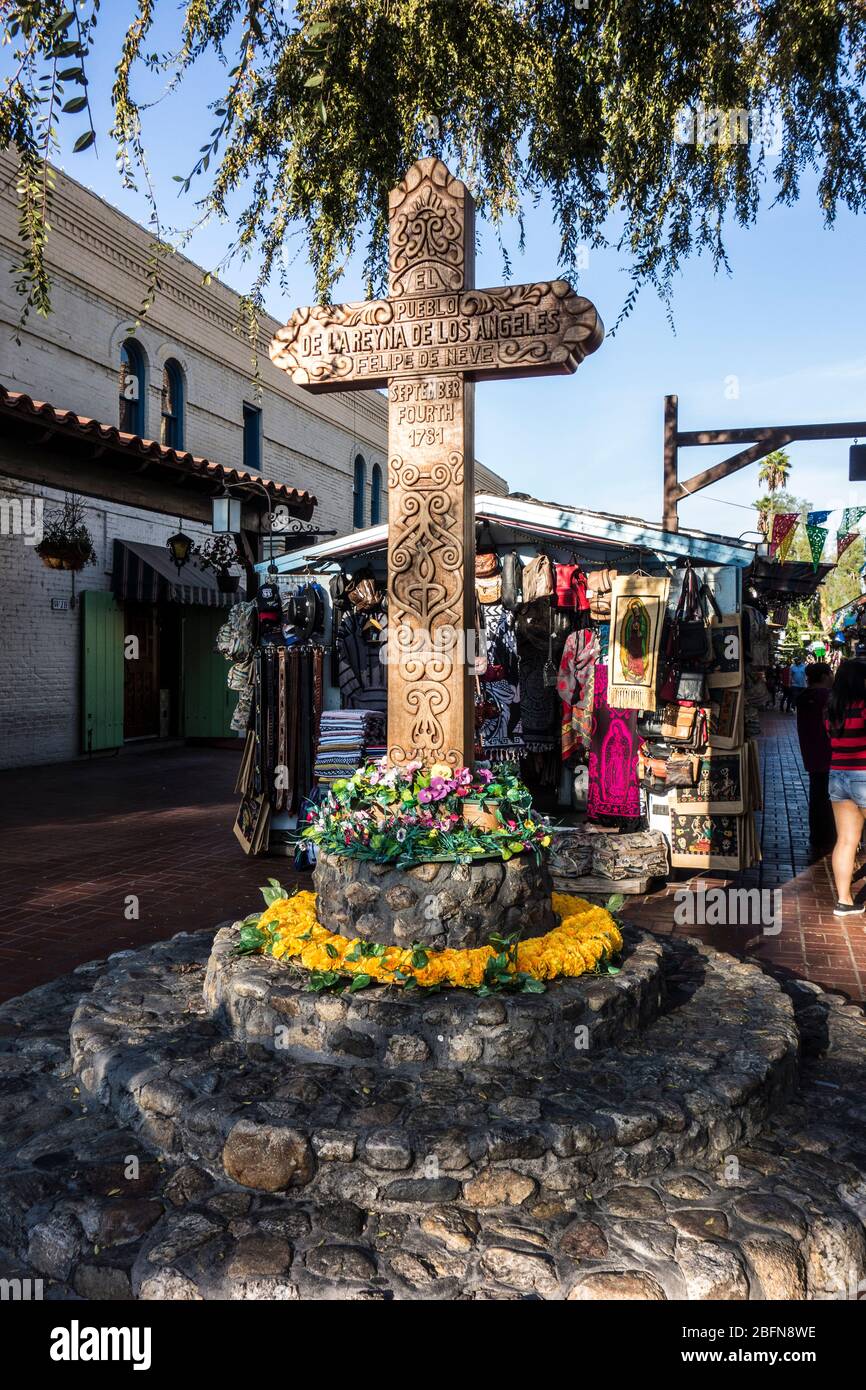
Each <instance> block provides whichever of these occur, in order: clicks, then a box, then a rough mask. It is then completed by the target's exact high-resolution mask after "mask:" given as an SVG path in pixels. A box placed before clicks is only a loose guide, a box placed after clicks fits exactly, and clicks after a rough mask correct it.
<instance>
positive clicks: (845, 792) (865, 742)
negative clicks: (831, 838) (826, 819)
mask: <svg viewBox="0 0 866 1390" xmlns="http://www.w3.org/2000/svg"><path fill="white" fill-rule="evenodd" d="M827 728H828V731H829V734H830V745H831V750H832V751H831V756H830V800H831V802H832V803H833V819H834V820H835V822H836V846H835V848H834V850H833V877H834V879H835V880H836V898H837V902H836V906H835V907H834V909H833V913H834V916H836V917H849V916H852V915H862V913H863V912H864V910H866V904H864V903H859V904H858V903H855V902H854V901H853V898H852V896H851V878H852V876H853V873H854V861H855V859H856V857H857V850H858V848H859V845H860V837H861V835H862V834H863V822H864V820H866V662H862V661H843V662H842V665H841V666H840V667H839V670H838V671H837V672H836V679H835V681H834V682H833V689H832V691H831V692H830V699H829V700H828V702H827Z"/></svg>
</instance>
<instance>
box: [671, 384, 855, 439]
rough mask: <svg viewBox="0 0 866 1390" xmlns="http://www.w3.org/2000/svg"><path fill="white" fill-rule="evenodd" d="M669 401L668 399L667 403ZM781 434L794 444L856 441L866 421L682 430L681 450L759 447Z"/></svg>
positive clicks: (678, 436) (679, 436)
mask: <svg viewBox="0 0 866 1390" xmlns="http://www.w3.org/2000/svg"><path fill="white" fill-rule="evenodd" d="M669 399H670V397H667V396H666V397H665V400H669ZM780 432H781V433H782V434H787V436H788V438H789V439H792V440H794V439H853V438H855V437H857V436H858V435H861V434H866V420H844V421H842V423H841V424H836V425H759V426H757V427H755V428H754V429H735V430H680V431H679V433H678V434H677V444H678V445H679V447H680V448H681V449H685V448H688V447H690V446H691V445H693V444H751V443H755V444H757V443H761V442H763V441H764V440H767V439H769V437H770V436H771V435H774V434H779V433H780ZM770 452H771V453H772V449H771V450H770Z"/></svg>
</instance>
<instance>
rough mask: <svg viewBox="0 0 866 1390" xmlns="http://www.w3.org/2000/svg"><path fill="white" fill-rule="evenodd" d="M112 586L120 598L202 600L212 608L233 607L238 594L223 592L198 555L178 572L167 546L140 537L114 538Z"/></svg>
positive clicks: (192, 601)
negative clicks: (141, 539) (141, 541)
mask: <svg viewBox="0 0 866 1390" xmlns="http://www.w3.org/2000/svg"><path fill="white" fill-rule="evenodd" d="M111 588H112V591H113V593H114V597H115V598H118V599H135V600H137V601H138V602H139V603H159V602H160V600H162V601H165V602H168V603H199V604H206V605H207V606H208V607H209V608H219V607H225V608H229V607H231V605H232V604H233V603H234V602H235V600H236V598H237V595H236V594H224V593H221V591H220V590H219V588H218V587H217V582H216V578H215V577H214V575H213V574H212V573H211V571H210V570H206V569H202V568H201V566H200V565H198V564H197V563H196V561H195V560H194V559H190V560H187V562H186V564H185V565H184V566H183V568H182V569H181V571H180V573H178V571H177V568H176V566H175V564H174V562H173V560H172V558H171V556H170V555H169V553H168V551H167V550H166V549H165V547H164V546H160V545H142V544H140V543H139V542H138V541H119V540H116V541H115V542H114V564H113V566H112V578H111Z"/></svg>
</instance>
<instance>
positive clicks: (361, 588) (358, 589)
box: [346, 571, 382, 613]
mask: <svg viewBox="0 0 866 1390" xmlns="http://www.w3.org/2000/svg"><path fill="white" fill-rule="evenodd" d="M346 598H347V599H348V601H349V603H350V604H351V605H352V607H353V608H354V609H355V610H356V611H357V612H361V613H363V612H366V611H367V609H368V608H378V607H379V606H380V604H381V602H382V594H381V591H380V589H379V585H378V584H377V582H376V578H375V575H373V574H371V573H370V572H369V571H359V573H358V574H356V575H355V577H354V579H352V580H351V581H350V582H349V585H348V587H347V589H346Z"/></svg>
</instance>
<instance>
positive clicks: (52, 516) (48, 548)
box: [36, 495, 96, 570]
mask: <svg viewBox="0 0 866 1390" xmlns="http://www.w3.org/2000/svg"><path fill="white" fill-rule="evenodd" d="M84 517H85V508H84V503H83V502H82V500H81V498H80V497H73V496H69V495H67V497H66V498H65V499H64V502H63V506H62V507H55V508H53V509H52V510H51V511H50V512H49V513H48V514H47V517H46V520H45V526H44V528H43V532H42V539H41V541H40V542H39V544H38V545H37V546H36V554H37V555H38V556H39V558H40V560H41V561H42V563H43V565H45V567H46V568H47V569H52V570H81V569H84V566H85V565H93V564H95V563H96V548H95V546H94V544H93V537H92V536H91V534H90V532H89V531H88V529H87V527H86V525H85V523H84Z"/></svg>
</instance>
